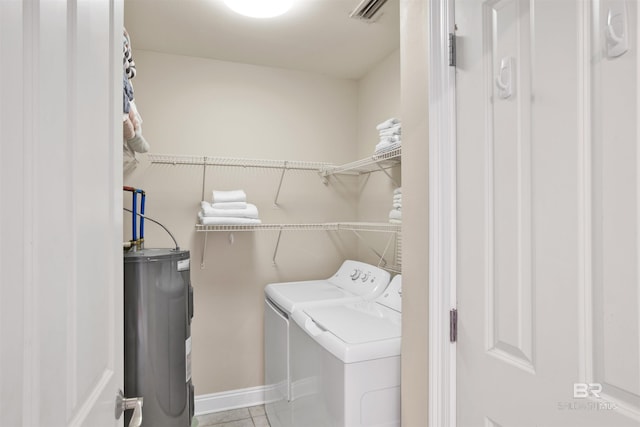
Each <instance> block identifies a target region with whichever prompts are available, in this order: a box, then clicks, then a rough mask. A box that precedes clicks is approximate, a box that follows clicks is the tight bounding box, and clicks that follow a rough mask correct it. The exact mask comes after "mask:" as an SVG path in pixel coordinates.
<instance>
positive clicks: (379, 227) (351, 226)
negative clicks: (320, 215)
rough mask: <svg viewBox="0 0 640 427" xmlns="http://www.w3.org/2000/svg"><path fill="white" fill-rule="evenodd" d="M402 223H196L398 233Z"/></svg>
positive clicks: (207, 227) (235, 228)
mask: <svg viewBox="0 0 640 427" xmlns="http://www.w3.org/2000/svg"><path fill="white" fill-rule="evenodd" d="M400 229H401V227H400V224H391V223H385V222H328V223H317V224H242V225H202V224H196V231H198V232H209V231H214V232H215V231H227V232H229V231H318V230H320V231H338V230H350V231H372V232H386V233H398V232H400Z"/></svg>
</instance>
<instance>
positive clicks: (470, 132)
mask: <svg viewBox="0 0 640 427" xmlns="http://www.w3.org/2000/svg"><path fill="white" fill-rule="evenodd" d="M611 3H617V5H614V6H613V8H614V9H615V11H618V10H621V8H622V6H620V3H621V2H620V1H614V0H611V1H610V2H609V1H604V0H603V1H595V0H594V1H583V0H560V1H558V0H555V1H553V0H498V1H496V0H489V1H484V2H481V1H474V0H458V1H457V2H456V24H457V28H458V30H457V36H458V40H459V42H458V54H459V57H458V67H457V71H456V79H457V82H456V85H457V88H456V90H457V106H458V117H457V120H458V124H457V146H458V147H457V150H458V152H457V155H458V167H457V169H458V177H457V180H458V189H457V192H458V194H457V206H458V223H457V234H458V241H457V245H458V259H457V264H458V265H457V279H458V281H457V292H458V293H457V299H458V300H457V308H458V316H459V317H458V319H459V325H458V331H459V334H458V343H457V379H458V380H457V408H458V409H457V424H458V426H461V427H463V426H464V427H466V426H501V427H510V426H518V427H522V426H562V427H574V426H575V427H577V426H581V427H582V426H601V427H616V426H620V427H622V426H639V425H640V411H639V410H638V409H639V405H638V403H639V401H638V396H639V395H640V393H639V390H640V362H639V361H640V339H639V336H640V334H639V325H640V316H639V310H638V307H639V305H640V291H639V285H638V284H639V279H640V277H639V274H638V265H640V263H639V260H640V228H639V222H638V221H639V215H640V209H639V207H640V187H639V186H640V178H639V177H640V151H639V149H638V137H639V136H640V135H639V134H638V129H637V126H638V114H639V111H638V100H639V99H640V98H639V96H638V90H639V89H638V71H640V70H638V55H637V53H636V46H637V44H638V34H637V30H636V26H637V22H638V10H637V9H638V8H637V4H636V2H634V1H628V2H622V4H623V5H624V8H626V10H627V14H626V15H625V16H626V18H627V19H628V24H625V23H622V19H621V18H620V17H619V16H617V15H615V14H614V27H615V28H614V33H615V34H616V35H618V36H620V35H623V33H625V34H624V36H625V37H626V38H627V39H628V44H629V47H630V48H629V49H628V51H627V52H626V53H623V54H621V55H617V56H615V57H612V56H607V54H606V53H605V52H607V50H611V49H607V43H608V42H607V38H606V32H607V31H608V30H607V28H606V24H608V23H610V22H611V19H609V9H611ZM616 13H617V12H616ZM609 43H610V42H609ZM614 51H615V50H614ZM618 52H619V50H618V51H617V52H616V53H618ZM589 384H591V385H589ZM600 387H601V388H602V391H601V392H600Z"/></svg>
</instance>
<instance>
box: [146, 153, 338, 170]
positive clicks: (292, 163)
mask: <svg viewBox="0 0 640 427" xmlns="http://www.w3.org/2000/svg"><path fill="white" fill-rule="evenodd" d="M148 156H149V160H150V161H151V164H161V165H174V166H177V165H195V166H226V167H242V168H265V169H287V170H310V171H316V172H320V171H323V170H325V169H327V168H329V167H331V164H330V163H325V162H307V161H300V160H271V159H243V158H233V157H209V156H189V155H186V156H185V155H173V154H149V155H148Z"/></svg>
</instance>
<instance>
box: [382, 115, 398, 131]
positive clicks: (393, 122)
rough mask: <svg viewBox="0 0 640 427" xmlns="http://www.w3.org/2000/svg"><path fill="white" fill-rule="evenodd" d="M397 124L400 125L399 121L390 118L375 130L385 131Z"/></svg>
mask: <svg viewBox="0 0 640 427" xmlns="http://www.w3.org/2000/svg"><path fill="white" fill-rule="evenodd" d="M398 123H400V121H399V120H398V119H396V118H395V117H392V118H390V119H387V120H385V121H384V122H382V123H380V124H379V125H378V126H376V129H378V130H382V129H387V128H390V127H392V126H393V125H397V124H398Z"/></svg>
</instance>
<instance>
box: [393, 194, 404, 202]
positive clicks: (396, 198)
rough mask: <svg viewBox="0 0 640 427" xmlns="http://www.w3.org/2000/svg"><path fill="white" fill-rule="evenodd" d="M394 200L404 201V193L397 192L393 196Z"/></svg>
mask: <svg viewBox="0 0 640 427" xmlns="http://www.w3.org/2000/svg"><path fill="white" fill-rule="evenodd" d="M393 201H394V202H402V194H396V195H395V196H393Z"/></svg>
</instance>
